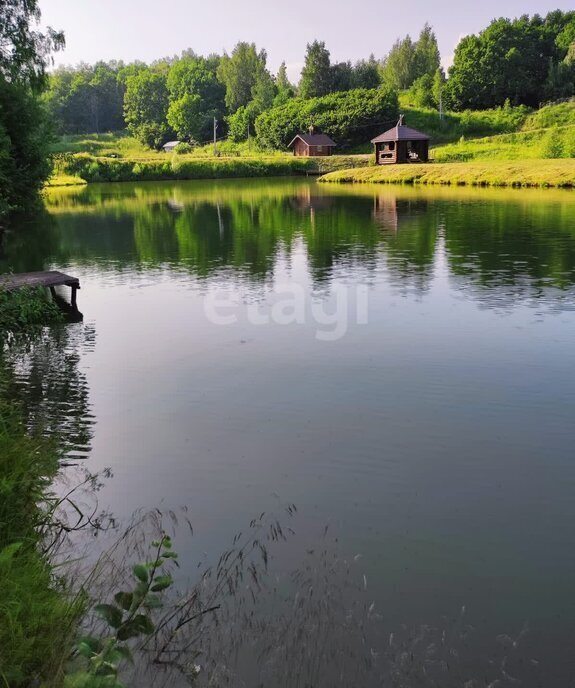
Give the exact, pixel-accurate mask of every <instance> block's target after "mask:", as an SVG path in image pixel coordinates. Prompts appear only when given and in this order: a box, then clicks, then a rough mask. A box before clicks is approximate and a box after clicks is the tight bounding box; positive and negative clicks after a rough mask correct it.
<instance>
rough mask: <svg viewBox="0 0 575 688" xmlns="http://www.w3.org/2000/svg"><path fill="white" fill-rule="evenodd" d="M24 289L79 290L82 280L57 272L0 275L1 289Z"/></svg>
mask: <svg viewBox="0 0 575 688" xmlns="http://www.w3.org/2000/svg"><path fill="white" fill-rule="evenodd" d="M22 287H72V288H73V289H79V288H80V280H79V279H78V278H77V277H72V276H70V275H66V274H64V273H63V272H58V271H57V270H48V271H46V272H20V273H17V274H15V275H0V289H8V290H9V289H20V288H22Z"/></svg>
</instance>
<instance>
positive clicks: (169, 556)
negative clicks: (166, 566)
mask: <svg viewBox="0 0 575 688" xmlns="http://www.w3.org/2000/svg"><path fill="white" fill-rule="evenodd" d="M162 556H163V557H164V558H165V559H177V558H178V555H177V554H176V552H164V553H163V554H162Z"/></svg>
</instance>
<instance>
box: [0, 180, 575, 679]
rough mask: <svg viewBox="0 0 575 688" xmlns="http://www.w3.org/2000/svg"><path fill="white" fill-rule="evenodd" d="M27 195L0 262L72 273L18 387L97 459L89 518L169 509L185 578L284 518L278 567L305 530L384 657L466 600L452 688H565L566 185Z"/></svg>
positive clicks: (235, 187) (574, 205)
mask: <svg viewBox="0 0 575 688" xmlns="http://www.w3.org/2000/svg"><path fill="white" fill-rule="evenodd" d="M45 205H46V209H47V217H46V218H44V220H42V222H41V223H40V224H41V226H40V227H38V228H34V227H31V228H29V231H28V232H27V233H25V235H23V236H20V237H19V238H16V237H14V239H13V241H14V242H16V241H18V242H20V245H19V246H18V247H16V246H14V247H13V249H14V250H16V248H17V253H15V254H13V255H15V258H14V259H12V261H11V264H12V266H13V268H14V269H15V270H34V269H44V268H54V269H60V270H63V271H65V272H68V273H71V274H73V275H75V276H78V277H79V278H80V280H81V284H82V290H81V292H80V293H79V307H80V310H81V311H82V312H83V314H84V322H83V323H82V324H76V325H70V326H68V328H67V330H66V331H65V332H64V333H60V334H58V335H57V336H56V337H55V341H52V342H50V343H48V344H47V345H46V347H47V350H48V352H49V357H48V356H44V358H42V354H41V353H40V354H38V360H36V361H35V362H34V364H33V365H32V366H31V370H32V372H30V370H26V371H24V372H23V373H22V375H23V378H24V377H26V376H28V377H29V378H30V379H32V382H28V383H27V385H25V386H24V387H25V391H24V394H27V395H28V396H27V400H28V402H29V404H30V406H31V407H32V406H34V404H38V403H39V402H38V389H39V387H41V386H42V385H44V388H45V391H46V393H47V395H48V401H45V402H44V403H43V407H42V408H39V409H38V410H37V411H36V413H37V414H38V415H40V416H43V417H45V418H46V419H48V420H49V421H50V422H52V421H53V422H54V423H55V422H60V423H62V422H63V423H64V425H65V429H66V432H67V433H68V438H69V442H70V456H71V457H80V459H81V460H82V461H85V462H86V465H88V466H89V468H90V470H93V471H96V470H99V469H101V468H103V467H105V466H111V467H112V468H113V473H114V476H113V478H112V479H110V480H108V481H106V483H105V486H104V488H103V489H102V490H101V492H100V495H99V501H100V505H101V506H102V507H105V508H109V509H110V510H111V511H112V512H113V513H114V515H115V516H116V517H117V518H118V519H120V520H121V519H128V518H129V517H130V514H131V513H132V512H134V511H135V510H137V509H139V508H141V507H143V508H152V507H154V506H161V507H162V508H166V509H168V508H173V509H175V508H177V507H179V506H181V505H187V506H188V508H189V513H188V516H189V518H190V519H191V521H192V523H193V526H194V530H195V536H194V539H193V540H192V541H191V542H189V541H187V540H186V544H185V545H184V544H183V542H180V543H177V544H176V548H177V549H178V550H179V551H180V552H182V555H183V559H182V561H183V562H184V568H186V567H189V570H191V571H192V573H193V570H194V566H195V562H196V560H198V559H199V558H200V557H205V558H208V559H209V558H216V559H217V556H218V555H219V553H220V552H221V551H222V549H223V548H225V547H226V546H227V544H228V543H229V542H230V539H231V538H232V537H233V535H234V533H235V532H236V531H237V530H241V529H242V528H243V527H244V526H245V525H247V524H248V523H249V521H250V520H251V519H252V518H253V517H254V516H256V515H259V514H260V513H261V512H264V511H266V512H277V513H280V512H282V513H283V505H285V504H288V503H289V504H291V503H294V504H295V505H296V506H297V509H298V513H297V516H296V517H294V521H293V523H292V524H290V525H292V527H293V529H294V530H295V532H296V534H297V535H296V537H294V539H293V540H291V541H290V542H289V543H288V544H286V545H285V548H284V549H283V550H282V548H281V547H280V548H279V551H278V553H277V562H278V564H277V566H278V570H279V571H280V573H281V571H283V570H287V569H288V568H291V569H293V568H297V567H298V566H300V565H301V561H303V560H304V559H305V556H306V552H307V553H309V552H308V550H313V549H314V548H316V547H321V546H323V545H322V544H321V543H322V542H325V538H326V537H327V536H324V533H325V527H326V526H329V529H328V533H329V536H330V538H331V540H330V547H331V546H333V547H337V551H338V553H339V554H338V556H340V557H341V558H342V559H346V560H348V561H350V562H352V569H353V571H352V574H351V575H353V576H356V575H357V577H358V580H359V581H360V587H362V586H363V590H362V593H361V594H363V595H364V596H365V598H366V600H367V604H371V603H372V602H373V603H375V605H374V607H372V611H373V609H375V610H376V611H377V612H378V614H379V615H380V617H379V618H380V621H381V628H382V631H381V637H380V640H381V642H382V643H384V644H387V642H388V640H387V639H388V636H389V633H391V632H394V633H400V632H401V630H402V629H403V630H404V631H405V630H406V629H411V628H414V629H416V628H420V626H421V624H428V625H430V626H433V627H436V626H437V627H441V624H444V625H445V624H449V623H451V622H450V621H449V619H453V620H457V619H459V621H454V622H453V623H459V624H460V623H461V619H460V615H461V612H462V608H464V612H465V623H466V624H467V623H468V624H469V625H470V626H473V629H474V631H475V637H476V638H477V639H476V640H473V639H470V640H466V639H465V638H462V639H460V640H458V641H457V642H458V643H459V645H457V643H456V649H454V651H453V652H452V665H453V666H455V665H456V664H457V662H458V655H460V654H462V652H463V651H464V650H465V648H471V650H470V651H471V653H472V656H473V659H472V660H470V663H469V662H468V665H467V667H466V671H467V674H466V676H467V677H468V678H476V679H478V680H480V681H484V682H481V683H477V685H487V684H488V683H489V682H490V681H494V680H496V679H499V680H500V681H501V683H498V684H492V685H498V686H504V685H514V684H513V681H512V679H511V678H509V675H511V676H513V675H514V676H515V677H516V678H517V677H519V678H521V680H522V681H523V685H533V686H535V685H543V686H568V685H574V682H575V655H574V654H573V649H572V648H573V641H574V639H575V195H574V194H573V193H572V192H558V191H541V192H539V191H523V190H517V191H489V190H464V189H445V190H444V189H438V190H427V189H411V188H406V189H403V188H384V187H361V188H350V187H345V188H340V187H336V186H328V185H325V186H324V185H318V184H317V183H315V182H313V181H312V182H310V181H307V180H267V181H261V180H259V181H258V180H254V181H234V182H209V183H207V182H206V183H204V182H190V183H177V184H176V183H174V184H170V183H165V184H145V185H144V184H141V185H130V184H116V185H101V186H96V185H95V186H90V187H88V188H85V189H79V190H63V191H52V192H49V193H48V194H47V195H46V202H45ZM4 267H6V266H5V265H4ZM45 353H46V352H44V354H45ZM48 358H50V361H49V362H48ZM26 390H27V391H26ZM50 399H52V402H53V404H52V406H50V403H51V402H50ZM56 416H59V420H58V421H56ZM336 540H337V542H336ZM357 555H360V556H357ZM364 576H365V578H364ZM362 581H363V582H362ZM446 617H447V619H448V620H447V621H446ZM462 635H463V634H460V636H459V637H461V636H462ZM505 635H507V636H509V638H511V639H514V640H517V639H519V641H518V642H517V647H513V645H510V643H511V640H509V638H506V637H504V636H505ZM474 643H476V645H474ZM389 644H390V645H391V644H392V641H390V642H389ZM371 649H373V652H374V654H377V653H378V652H380V651H381V652H383V650H381V649H380V648H371ZM384 650H385V648H384ZM505 652H510V653H511V654H510V655H509V661H508V663H507V664H503V666H502V665H501V662H500V659H501V656H502V653H505ZM494 658H498V659H494ZM446 676H447V678H445V679H443V683H442V685H443V686H448V685H458V686H459V685H463V683H462V682H461V680H460V679H461V677H460V676H458V677H457V678H455V675H454V674H453V673H448V674H446ZM244 678H245V677H244ZM245 681H246V682H245V685H254V684H253V683H250V680H249V679H245ZM451 681H453V683H451ZM237 685H244V684H243V683H238V684H237ZM268 685H272V684H271V683H268ZM285 685H288V682H286V683H285ZM289 685H292V683H289ZM293 685H296V683H293ZM301 685H304V683H301ZM386 685H387V684H386ZM402 685H403V684H402ZM406 685H409V684H406ZM413 685H428V684H423V683H413ZM429 685H435V684H433V683H429ZM470 685H471V684H470ZM473 685H476V684H473Z"/></svg>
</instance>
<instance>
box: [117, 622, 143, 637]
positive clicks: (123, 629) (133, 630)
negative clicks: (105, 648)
mask: <svg viewBox="0 0 575 688" xmlns="http://www.w3.org/2000/svg"><path fill="white" fill-rule="evenodd" d="M140 633H141V631H140V630H139V628H138V627H137V626H136V625H134V622H133V621H129V622H128V623H125V624H124V625H123V626H120V628H118V632H117V633H116V637H117V638H118V640H122V641H124V640H129V639H130V638H137V637H138V636H139V635H140Z"/></svg>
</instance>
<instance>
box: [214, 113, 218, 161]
mask: <svg viewBox="0 0 575 688" xmlns="http://www.w3.org/2000/svg"><path fill="white" fill-rule="evenodd" d="M217 130H218V120H217V119H216V118H215V117H214V158H215V157H217V155H218V148H217V146H216V141H217V139H216V132H217Z"/></svg>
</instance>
